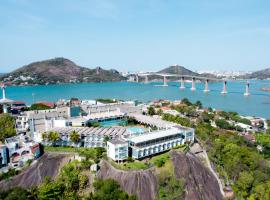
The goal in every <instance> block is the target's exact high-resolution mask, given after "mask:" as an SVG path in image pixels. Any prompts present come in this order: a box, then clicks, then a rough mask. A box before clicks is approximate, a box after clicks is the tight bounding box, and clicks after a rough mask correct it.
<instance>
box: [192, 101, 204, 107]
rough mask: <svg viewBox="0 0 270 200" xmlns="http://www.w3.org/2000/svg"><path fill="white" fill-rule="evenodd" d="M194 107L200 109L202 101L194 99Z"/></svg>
mask: <svg viewBox="0 0 270 200" xmlns="http://www.w3.org/2000/svg"><path fill="white" fill-rule="evenodd" d="M194 105H195V106H196V107H198V108H199V109H202V107H203V106H202V102H201V101H196V102H195V104H194Z"/></svg>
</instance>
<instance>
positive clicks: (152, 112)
mask: <svg viewBox="0 0 270 200" xmlns="http://www.w3.org/2000/svg"><path fill="white" fill-rule="evenodd" d="M147 114H148V115H151V116H152V115H155V114H156V111H155V108H154V107H153V106H150V107H148V109H147Z"/></svg>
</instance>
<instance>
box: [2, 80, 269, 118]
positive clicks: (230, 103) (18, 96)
mask: <svg viewBox="0 0 270 200" xmlns="http://www.w3.org/2000/svg"><path fill="white" fill-rule="evenodd" d="M157 85H162V83H161V82H160V83H158V82H155V83H149V84H144V83H133V82H109V83H78V84H61V85H46V86H45V85H39V86H10V87H7V89H6V91H7V98H9V99H13V100H20V101H25V102H26V103H27V104H31V103H33V102H36V101H57V100H59V99H70V98H71V97H78V98H80V99H97V98H115V99H120V100H138V101H142V102H148V101H151V100H158V99H169V100H180V99H182V98H184V97H186V98H188V99H190V100H191V101H192V102H195V101H197V100H200V101H201V102H202V103H203V105H204V106H205V107H212V108H216V109H222V110H225V111H236V112H238V113H240V114H242V115H249V116H260V117H265V118H270V92H265V91H261V88H263V87H266V86H269V85H270V81H269V80H265V81H258V80H252V81H250V93H251V95H250V96H244V95H243V94H244V92H245V81H234V82H228V94H227V95H221V90H222V87H223V85H222V83H221V82H218V83H209V89H210V90H211V91H210V92H209V93H208V94H205V93H204V92H203V89H204V84H203V83H196V91H194V92H192V91H191V90H190V88H191V83H185V86H186V89H185V90H180V89H179V82H170V83H169V86H168V87H159V86H157ZM1 95H2V94H1ZM1 95H0V96H1Z"/></svg>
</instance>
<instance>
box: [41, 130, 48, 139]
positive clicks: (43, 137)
mask: <svg viewBox="0 0 270 200" xmlns="http://www.w3.org/2000/svg"><path fill="white" fill-rule="evenodd" d="M47 139H48V134H47V133H46V132H44V133H42V140H43V141H45V140H47Z"/></svg>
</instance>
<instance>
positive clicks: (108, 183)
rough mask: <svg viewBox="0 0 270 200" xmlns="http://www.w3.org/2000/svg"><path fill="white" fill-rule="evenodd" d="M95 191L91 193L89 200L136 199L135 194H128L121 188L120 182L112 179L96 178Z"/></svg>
mask: <svg viewBox="0 0 270 200" xmlns="http://www.w3.org/2000/svg"><path fill="white" fill-rule="evenodd" d="M94 188H95V192H94V194H92V193H91V194H90V196H89V197H88V198H87V200H135V199H136V197H135V196H128V194H127V193H125V192H123V191H122V190H121V189H120V186H119V184H118V183H117V182H116V181H114V180H112V179H107V180H96V181H95V182H94Z"/></svg>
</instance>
